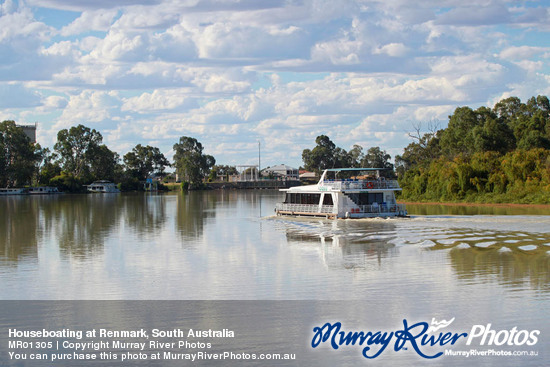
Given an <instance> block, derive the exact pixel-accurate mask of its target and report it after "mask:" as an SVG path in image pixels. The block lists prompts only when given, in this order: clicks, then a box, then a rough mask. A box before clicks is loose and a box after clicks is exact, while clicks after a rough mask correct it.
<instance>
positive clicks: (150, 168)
mask: <svg viewBox="0 0 550 367" xmlns="http://www.w3.org/2000/svg"><path fill="white" fill-rule="evenodd" d="M123 160H124V165H125V167H126V171H127V172H128V173H129V174H130V175H131V176H132V177H135V178H137V179H138V180H140V181H143V180H145V179H146V178H147V177H150V176H152V175H160V176H162V175H163V174H164V169H165V168H166V167H169V166H170V162H168V160H167V159H166V157H165V156H164V154H162V153H161V151H160V149H159V148H157V147H152V146H149V145H146V146H143V145H141V144H138V145H136V146H135V147H134V149H132V151H131V152H128V153H126V154H125V155H124V157H123Z"/></svg>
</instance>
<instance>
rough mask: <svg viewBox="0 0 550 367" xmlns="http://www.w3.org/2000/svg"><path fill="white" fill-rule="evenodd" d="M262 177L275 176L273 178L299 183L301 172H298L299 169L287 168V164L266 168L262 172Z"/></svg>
mask: <svg viewBox="0 0 550 367" xmlns="http://www.w3.org/2000/svg"><path fill="white" fill-rule="evenodd" d="M262 175H263V176H273V178H278V179H282V180H296V181H298V180H299V179H300V172H299V171H298V169H297V168H293V167H290V166H287V165H285V164H280V165H278V166H273V167H267V168H264V169H263V170H262Z"/></svg>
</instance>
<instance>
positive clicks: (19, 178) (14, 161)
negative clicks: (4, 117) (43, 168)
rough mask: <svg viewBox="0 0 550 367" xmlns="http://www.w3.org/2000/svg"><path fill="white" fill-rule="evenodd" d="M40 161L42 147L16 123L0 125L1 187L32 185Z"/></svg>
mask: <svg viewBox="0 0 550 367" xmlns="http://www.w3.org/2000/svg"><path fill="white" fill-rule="evenodd" d="M39 161H40V146H39V145H38V144H36V145H34V144H33V143H32V142H31V140H30V139H29V137H28V136H27V135H26V134H25V133H24V132H23V129H21V128H20V127H18V126H17V125H16V124H15V121H11V120H8V121H3V122H2V123H0V187H4V186H6V187H12V186H22V185H26V184H30V183H31V179H32V177H33V175H34V173H35V172H36V165H37V164H38V162H39Z"/></svg>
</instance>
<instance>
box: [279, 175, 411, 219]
mask: <svg viewBox="0 0 550 367" xmlns="http://www.w3.org/2000/svg"><path fill="white" fill-rule="evenodd" d="M381 170H383V169H382V168H335V169H327V170H325V171H324V172H323V175H322V176H321V178H320V179H319V182H318V183H317V184H316V185H307V186H297V187H292V188H290V189H281V191H284V192H286V196H285V201H284V202H282V203H278V204H277V206H276V208H275V212H276V213H277V215H293V216H315V217H326V218H333V219H335V218H374V217H398V216H406V215H407V211H406V209H405V206H404V205H402V204H397V202H396V200H395V191H400V190H401V188H400V187H399V184H398V183H397V181H395V180H387V179H385V178H384V177H381V176H380V171H381ZM361 173H369V174H370V175H368V176H361V177H358V176H357V175H359V174H361ZM352 175H355V177H352ZM339 176H340V177H339ZM346 176H347V177H350V178H345V177H346ZM332 177H333V178H332Z"/></svg>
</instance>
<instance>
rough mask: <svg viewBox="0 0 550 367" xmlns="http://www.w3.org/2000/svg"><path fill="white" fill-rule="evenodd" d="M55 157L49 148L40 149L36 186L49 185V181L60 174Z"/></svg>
mask: <svg viewBox="0 0 550 367" xmlns="http://www.w3.org/2000/svg"><path fill="white" fill-rule="evenodd" d="M56 159H57V156H56V154H55V153H51V152H50V149H49V148H44V149H42V159H41V162H40V167H39V170H38V179H37V181H38V184H39V185H50V180H51V179H52V178H54V177H55V176H59V175H60V174H61V167H60V166H59V164H58V163H57V162H56Z"/></svg>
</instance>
